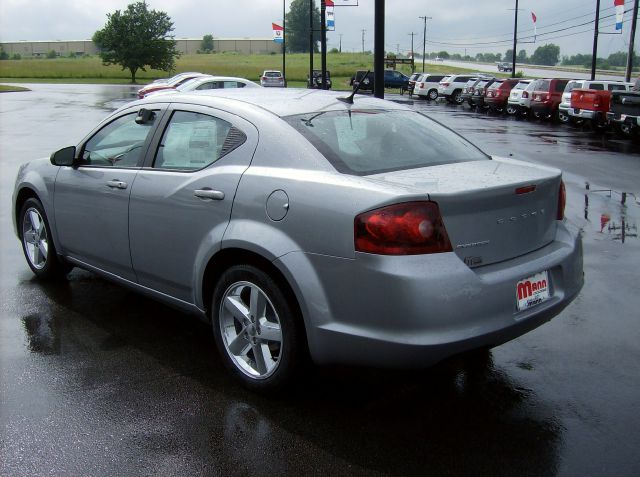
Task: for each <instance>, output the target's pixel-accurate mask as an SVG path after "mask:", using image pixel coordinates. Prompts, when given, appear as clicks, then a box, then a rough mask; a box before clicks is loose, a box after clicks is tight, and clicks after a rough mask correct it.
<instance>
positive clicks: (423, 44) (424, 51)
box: [418, 15, 427, 71]
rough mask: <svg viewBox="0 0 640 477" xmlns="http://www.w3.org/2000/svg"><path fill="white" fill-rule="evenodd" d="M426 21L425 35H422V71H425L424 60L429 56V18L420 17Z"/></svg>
mask: <svg viewBox="0 0 640 477" xmlns="http://www.w3.org/2000/svg"><path fill="white" fill-rule="evenodd" d="M418 18H422V19H423V20H424V33H423V34H422V71H424V58H425V55H426V54H427V16H426V15H425V16H424V17H418Z"/></svg>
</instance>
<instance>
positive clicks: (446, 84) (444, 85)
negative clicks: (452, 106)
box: [440, 83, 449, 88]
mask: <svg viewBox="0 0 640 477" xmlns="http://www.w3.org/2000/svg"><path fill="white" fill-rule="evenodd" d="M440 85H441V86H443V87H445V88H447V87H448V86H449V83H440Z"/></svg>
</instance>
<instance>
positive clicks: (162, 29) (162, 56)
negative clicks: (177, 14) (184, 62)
mask: <svg viewBox="0 0 640 477" xmlns="http://www.w3.org/2000/svg"><path fill="white" fill-rule="evenodd" d="M172 31H173V22H172V21H171V18H170V17H169V16H168V15H167V14H166V13H165V12H158V11H156V10H149V9H148V8H147V4H146V2H144V1H142V2H137V3H132V4H130V5H128V6H127V9H126V10H125V11H124V12H121V11H120V10H116V11H115V12H114V13H109V14H107V23H106V25H105V26H104V27H103V28H102V30H98V31H97V32H95V33H94V35H93V41H94V43H95V44H96V45H97V46H98V48H99V49H100V57H101V58H102V64H104V65H120V66H122V69H123V70H125V69H128V70H129V71H130V72H131V82H132V83H135V82H136V72H137V71H138V70H139V69H140V70H142V71H146V69H145V66H149V67H151V68H153V69H158V70H163V71H171V70H172V69H174V68H175V60H176V58H177V57H178V56H180V53H178V50H176V42H175V41H174V40H173V36H172V35H169V34H170V32H172Z"/></svg>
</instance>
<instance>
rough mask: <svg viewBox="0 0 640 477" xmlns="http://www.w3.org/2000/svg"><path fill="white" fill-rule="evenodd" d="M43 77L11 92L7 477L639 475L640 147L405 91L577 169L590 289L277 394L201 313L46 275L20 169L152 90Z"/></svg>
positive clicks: (572, 172)
mask: <svg viewBox="0 0 640 477" xmlns="http://www.w3.org/2000/svg"><path fill="white" fill-rule="evenodd" d="M29 87H30V88H32V89H33V91H32V92H28V93H10V94H3V95H0V145H1V149H0V244H2V247H1V249H0V298H1V303H2V313H1V314H0V423H1V425H0V474H1V475H94V474H97V475H101V474H102V475H104V474H109V475H140V474H145V475H147V474H160V475H187V474H193V475H249V474H251V475H266V474H271V475H287V474H290V475H327V474H330V475H367V476H372V475H427V474H434V475H441V474H444V475H491V476H498V475H505V476H507V475H508V476H512V475H536V476H538V475H562V476H576V475H615V476H636V475H639V474H640V457H639V455H638V451H637V449H638V448H640V434H639V433H638V431H637V429H638V428H639V427H640V413H638V402H640V373H638V367H639V365H640V347H638V343H639V342H640V322H639V321H638V316H639V312H638V309H639V307H640V297H639V296H638V284H637V281H638V269H639V267H640V240H639V239H638V225H640V146H639V145H638V144H637V143H633V142H632V141H631V140H628V139H619V138H616V137H615V136H614V135H613V134H611V133H606V134H600V133H595V132H593V131H591V130H589V129H580V128H570V127H567V126H563V125H558V124H553V123H548V122H540V121H527V120H522V119H516V118H513V117H504V116H497V115H492V114H488V113H482V114H478V113H476V112H471V111H469V109H468V107H465V106H456V105H452V104H446V103H435V102H427V101H420V100H413V99H411V98H408V97H407V96H406V95H404V96H400V95H391V96H389V99H393V100H397V101H400V102H403V103H406V104H407V106H408V107H411V108H415V109H417V110H420V111H422V112H424V113H426V114H428V115H430V116H431V117H433V118H435V119H436V120H438V121H440V122H442V123H443V124H445V125H446V126H448V127H450V128H452V129H454V130H455V131H457V132H458V133H460V134H462V135H463V136H465V137H467V138H468V139H470V140H471V141H472V142H474V143H475V144H476V145H478V146H479V147H480V148H481V149H483V150H484V151H485V152H487V153H489V154H493V155H500V156H507V157H513V158H516V159H520V160H523V161H528V162H532V163H537V164H543V165H548V166H553V167H558V168H561V169H563V170H564V171H565V175H564V180H565V183H566V186H567V195H568V200H567V209H566V216H567V220H568V221H569V222H570V223H571V224H572V226H574V227H576V228H579V229H581V230H582V233H583V240H584V259H585V262H584V266H585V286H584V288H583V290H582V292H581V294H580V296H579V297H578V298H577V299H576V300H575V301H574V302H573V303H572V304H571V305H570V306H569V307H568V308H567V309H566V310H565V311H563V312H562V313H561V314H560V315H559V316H557V317H556V318H555V319H553V320H552V321H551V322H549V323H547V324H545V325H543V326H542V327H540V328H538V329H537V330H535V331H533V332H531V333H529V334H527V335H524V336H523V337H521V338H519V339H517V340H515V341H512V342H510V343H507V344H505V345H502V346H500V347H498V348H495V349H493V350H492V351H491V353H490V355H489V356H487V355H472V356H465V357H460V358H455V359H451V360H449V361H447V362H445V363H441V364H440V365H438V366H435V367H433V368H431V369H427V370H424V371H420V372H416V371H412V372H388V371H379V370H371V369H354V368H334V367H332V368H322V369H317V370H315V371H314V372H313V373H312V375H309V376H307V378H306V379H305V380H304V381H303V382H301V383H300V385H299V386H298V387H297V388H295V389H293V390H292V391H291V393H290V394H289V395H287V396H285V397H282V398H277V399H275V398H271V399H269V398H265V397H261V396H258V395H255V394H252V393H250V392H248V391H246V390H245V389H243V388H241V387H239V386H238V385H237V384H235V382H233V381H232V380H231V379H230V378H229V377H228V375H227V374H226V373H225V371H224V369H223V366H222V363H221V362H220V360H219V358H218V356H217V354H216V352H215V349H214V348H215V347H214V342H213V338H212V336H211V333H210V330H209V328H208V327H207V326H206V325H205V324H203V323H201V322H199V321H198V320H197V319H195V318H193V317H190V316H187V315H183V314H180V313H177V312H176V311H174V310H173V309H171V308H168V307H165V306H163V305H161V304H158V303H156V302H154V301H151V300H149V299H147V298H145V297H142V296H140V295H137V294H135V293H132V292H130V291H128V290H126V289H124V288H121V287H119V286H116V285H113V284H111V283H109V282H107V281H105V280H103V279H100V278H97V277H96V276H95V275H93V274H91V273H89V272H85V271H81V270H74V272H72V274H71V275H70V276H69V280H68V282H67V283H62V284H45V283H42V282H40V281H37V280H35V278H34V277H33V274H32V273H31V271H30V270H29V269H28V267H27V264H26V263H25V260H24V257H23V256H22V251H21V248H20V242H19V241H18V240H17V238H16V237H15V235H14V232H13V227H12V224H11V206H10V203H11V192H12V189H13V181H14V178H15V175H16V172H17V170H18V167H19V166H20V164H22V163H24V162H26V161H28V160H31V159H33V158H37V157H43V156H48V155H49V154H50V153H51V152H52V151H54V150H56V149H58V148H61V147H64V146H68V145H72V144H75V143H77V142H78V141H79V140H80V139H82V137H83V136H84V134H85V133H86V132H87V131H88V130H89V129H90V128H91V127H93V125H95V124H96V123H97V122H98V121H99V120H100V119H102V118H103V117H104V116H106V114H108V112H109V111H111V110H112V109H114V108H116V107H117V106H119V105H121V104H123V103H124V102H126V101H129V100H131V99H133V97H134V92H135V89H136V88H132V87H128V86H111V85H109V86H103V85H100V86H99V85H44V84H42V85H29ZM347 292H348V291H347Z"/></svg>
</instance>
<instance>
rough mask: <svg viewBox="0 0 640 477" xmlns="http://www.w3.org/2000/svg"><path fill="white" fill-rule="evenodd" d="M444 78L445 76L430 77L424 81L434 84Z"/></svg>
mask: <svg viewBox="0 0 640 477" xmlns="http://www.w3.org/2000/svg"><path fill="white" fill-rule="evenodd" d="M443 78H444V76H442V75H429V77H428V78H425V80H424V81H431V82H434V83H438V82H440V81H442V79H443Z"/></svg>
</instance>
